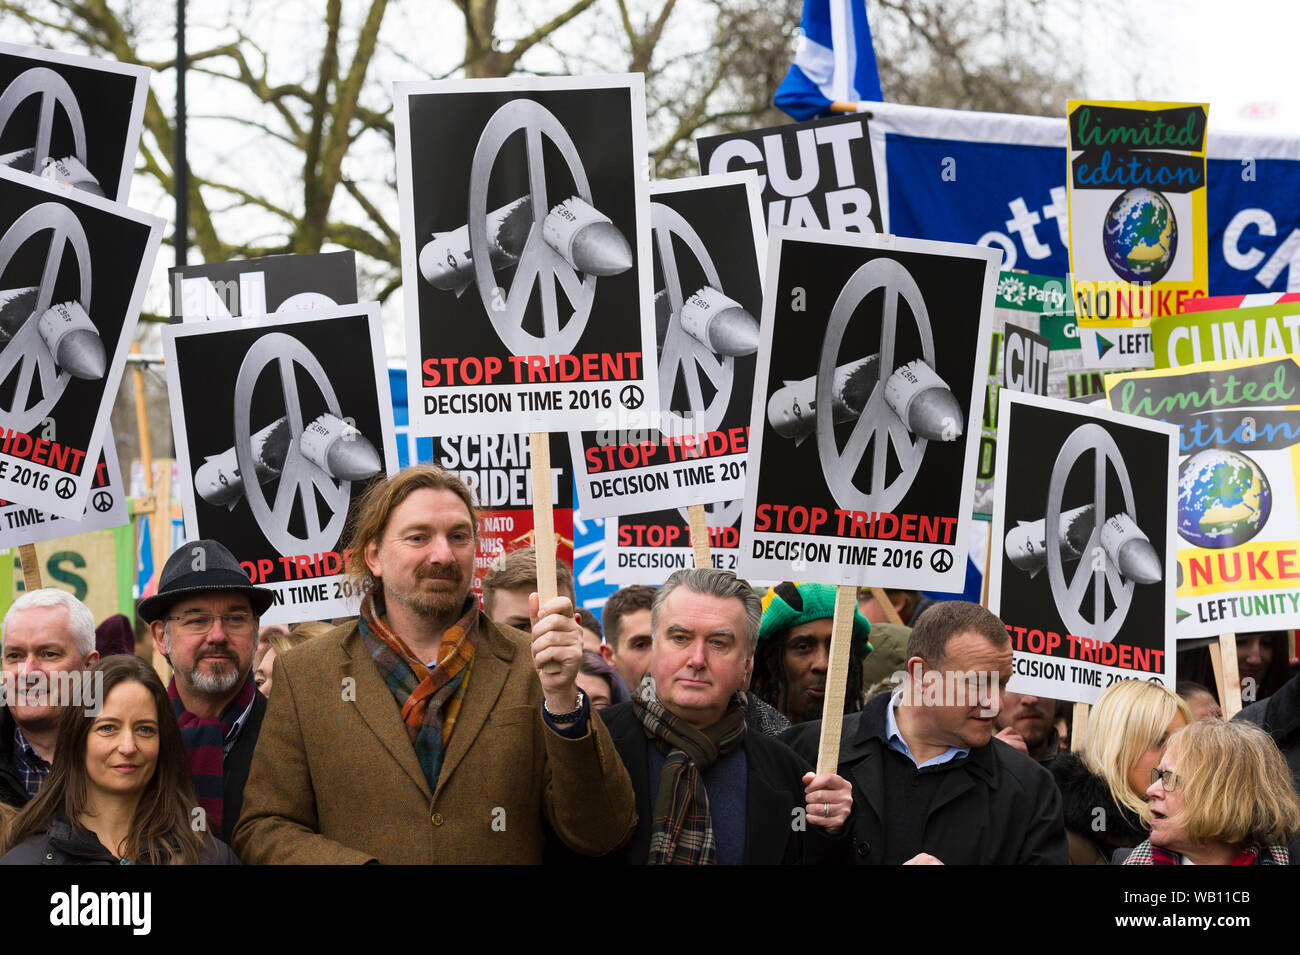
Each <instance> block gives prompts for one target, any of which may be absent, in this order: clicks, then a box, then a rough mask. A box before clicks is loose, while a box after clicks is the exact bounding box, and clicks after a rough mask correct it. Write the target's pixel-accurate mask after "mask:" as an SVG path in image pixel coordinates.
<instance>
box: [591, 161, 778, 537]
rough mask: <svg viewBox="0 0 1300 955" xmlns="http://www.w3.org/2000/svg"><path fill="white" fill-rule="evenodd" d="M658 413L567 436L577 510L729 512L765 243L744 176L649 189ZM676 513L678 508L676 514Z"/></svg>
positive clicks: (734, 509)
mask: <svg viewBox="0 0 1300 955" xmlns="http://www.w3.org/2000/svg"><path fill="white" fill-rule="evenodd" d="M650 221H651V224H652V233H653V240H654V241H653V249H654V251H653V260H654V286H655V298H654V307H655V341H656V346H657V348H656V350H657V354H658V367H659V400H660V403H661V407H660V409H659V410H658V412H657V413H650V414H646V413H642V412H636V411H631V412H625V413H622V414H610V413H605V412H602V413H600V414H598V415H597V416H596V421H597V423H598V424H602V425H604V427H602V428H600V429H599V430H596V431H586V432H582V433H575V434H573V435H572V436H571V437H570V445H571V447H572V450H573V459H574V462H575V464H576V471H575V478H576V481H577V491H578V501H579V503H580V504H581V506H582V512H583V513H584V514H586V515H587V516H588V517H612V516H614V515H616V514H629V513H632V512H634V511H655V510H662V509H665V508H683V509H684V508H686V507H687V506H689V505H692V504H715V503H718V502H722V501H733V502H735V503H733V504H732V505H731V509H730V511H728V510H727V509H726V508H723V507H721V506H720V505H719V506H718V507H716V508H713V509H711V511H710V514H711V515H712V516H713V518H714V519H715V520H716V521H717V522H719V523H718V525H717V526H720V527H721V526H729V525H731V524H734V523H735V520H736V518H737V517H739V516H740V504H739V498H741V497H743V496H744V493H745V467H746V456H747V454H748V451H749V440H748V436H749V412H750V405H751V404H752V402H753V394H754V364H755V355H756V353H757V351H758V339H759V328H758V316H759V315H760V314H761V312H762V304H763V283H762V267H763V259H764V256H765V252H766V247H767V239H766V235H765V233H764V231H763V222H762V219H761V218H760V217H759V209H758V191H757V183H756V181H755V178H754V176H753V174H752V173H732V174H730V175H726V176H697V177H695V178H693V179H680V180H673V181H671V182H659V183H655V184H654V185H653V186H652V187H651V203H650ZM684 513H685V511H684V510H683V514H684Z"/></svg>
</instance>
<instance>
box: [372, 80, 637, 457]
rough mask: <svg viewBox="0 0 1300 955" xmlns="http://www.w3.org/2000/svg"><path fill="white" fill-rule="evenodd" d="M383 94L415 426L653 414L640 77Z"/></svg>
mask: <svg viewBox="0 0 1300 955" xmlns="http://www.w3.org/2000/svg"><path fill="white" fill-rule="evenodd" d="M394 100H395V102H394V108H393V111H394V114H395V120H396V133H397V186H398V204H399V209H400V213H401V234H402V275H403V276H404V277H405V281H406V286H405V288H406V294H405V307H406V341H407V355H408V375H409V388H410V396H411V397H410V410H411V430H412V432H413V433H415V434H421V435H424V434H428V435H432V434H481V433H484V432H488V433H492V432H505V431H512V432H539V431H566V432H567V431H580V430H582V429H584V428H585V429H588V430H589V429H590V428H591V427H592V425H593V423H594V420H595V417H596V415H597V414H599V413H600V412H610V411H613V410H614V409H616V408H621V409H627V410H635V409H638V408H642V407H648V408H658V407H660V405H659V396H658V381H657V375H656V370H655V360H654V359H655V352H654V345H655V337H654V315H653V313H652V311H651V309H652V301H653V294H654V292H653V290H652V289H651V288H650V207H649V202H650V197H649V184H648V181H647V177H646V171H645V168H646V167H645V163H646V158H645V157H646V155H647V146H646V125H645V123H646V119H645V90H644V84H643V78H642V76H641V75H640V74H630V75H627V76H605V77H601V76H582V77H550V78H539V77H529V78H523V77H517V76H514V77H509V78H506V79H490V80H489V79H484V80H463V81H462V80H446V81H440V82H435V83H398V84H396V85H395V86H394Z"/></svg>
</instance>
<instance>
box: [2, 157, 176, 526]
mask: <svg viewBox="0 0 1300 955" xmlns="http://www.w3.org/2000/svg"><path fill="white" fill-rule="evenodd" d="M162 229H163V221H162V220H161V219H158V218H155V217H154V216H149V215H145V214H144V213H141V212H136V211H135V210H134V209H130V208H128V207H127V206H124V205H120V204H118V203H114V202H109V201H108V200H107V199H102V198H100V197H98V196H93V195H90V194H88V193H85V192H82V191H79V190H72V189H64V188H62V187H60V186H56V185H53V184H51V183H47V182H44V181H42V180H39V179H34V178H32V177H31V176H23V175H20V174H18V173H15V172H11V171H10V170H8V169H4V168H0V290H3V291H0V498H3V499H4V500H7V501H11V502H15V503H19V504H24V505H26V506H28V507H34V508H37V509H39V510H41V511H44V512H46V513H48V514H54V515H57V516H59V517H66V518H69V519H70V520H80V519H81V517H82V515H83V514H84V513H85V511H86V505H87V503H88V501H89V498H90V494H91V487H92V485H93V484H94V482H95V470H96V465H97V464H98V462H99V452H100V449H101V448H102V446H103V444H104V442H105V440H106V437H107V433H108V426H109V421H108V419H109V413H110V412H111V411H112V406H113V401H114V400H115V399H116V397H117V391H118V386H119V385H120V384H121V382H122V372H123V370H124V369H125V367H126V353H127V350H128V349H129V347H130V344H131V340H132V339H133V338H134V337H135V327H136V322H137V321H138V319H139V317H140V304H141V302H142V301H143V299H144V291H145V286H146V284H147V283H148V280H149V272H150V270H151V269H152V268H153V263H154V257H155V256H156V255H157V252H158V244H159V241H160V239H161V237H162Z"/></svg>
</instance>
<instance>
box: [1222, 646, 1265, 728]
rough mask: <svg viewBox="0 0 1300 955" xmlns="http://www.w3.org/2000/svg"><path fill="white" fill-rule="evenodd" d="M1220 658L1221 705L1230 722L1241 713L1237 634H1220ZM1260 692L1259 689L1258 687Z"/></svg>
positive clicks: (1225, 717) (1224, 715) (1224, 716)
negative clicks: (1221, 668) (1221, 669)
mask: <svg viewBox="0 0 1300 955" xmlns="http://www.w3.org/2000/svg"><path fill="white" fill-rule="evenodd" d="M1218 648H1219V656H1220V657H1221V658H1222V660H1223V693H1224V695H1223V696H1220V697H1219V705H1220V706H1221V707H1222V708H1223V718H1224V719H1225V720H1230V719H1232V718H1233V717H1234V716H1236V715H1237V714H1238V713H1240V712H1241V676H1240V674H1239V672H1238V670H1237V635H1236V634H1235V633H1221V634H1219V643H1218ZM1256 689H1257V690H1258V687H1256Z"/></svg>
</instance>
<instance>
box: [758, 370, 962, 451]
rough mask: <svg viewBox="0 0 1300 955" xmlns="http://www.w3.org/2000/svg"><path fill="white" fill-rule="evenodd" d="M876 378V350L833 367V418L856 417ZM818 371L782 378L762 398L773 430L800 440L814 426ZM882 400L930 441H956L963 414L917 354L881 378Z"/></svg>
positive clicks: (959, 406)
mask: <svg viewBox="0 0 1300 955" xmlns="http://www.w3.org/2000/svg"><path fill="white" fill-rule="evenodd" d="M879 379H880V356H879V355H868V356H867V357H866V358H860V359H858V360H857V361H854V362H850V363H849V364H847V365H840V366H839V367H838V368H836V369H835V377H834V379H833V382H832V385H831V395H832V401H833V403H834V407H833V409H832V420H833V421H834V422H835V423H836V424H839V423H841V422H844V421H852V420H853V419H854V418H857V417H860V416H861V415H862V412H863V410H864V409H865V408H866V406H867V400H868V399H869V398H870V397H871V392H872V389H873V388H875V387H876V385H877V383H878V382H879ZM816 395H817V376H816V375H814V376H813V377H811V378H805V379H803V380H802V381H786V382H784V387H783V388H781V389H779V390H778V391H777V392H776V393H775V394H773V395H772V397H771V399H769V401H768V403H767V420H768V422H769V423H770V424H771V425H772V427H773V429H774V430H775V431H776V433H777V434H779V435H781V436H782V437H783V438H793V439H794V440H795V444H799V443H801V442H802V441H803V439H804V438H806V437H807V436H808V435H810V434H811V433H812V432H813V430H814V429H815V428H816V427H817V408H816V404H817V402H816ZM884 397H885V404H886V406H887V407H888V408H889V410H890V411H891V412H893V413H894V414H896V415H897V416H898V418H899V420H900V421H902V423H903V425H904V427H906V428H907V430H909V431H911V432H912V433H913V434H915V435H917V436H919V437H922V438H927V439H929V440H932V441H956V440H957V438H959V437H960V436H961V432H962V425H963V422H964V420H965V419H964V416H963V414H962V409H961V405H959V404H958V403H957V398H956V396H954V395H953V393H952V391H951V390H950V389H949V388H948V386H947V385H946V384H945V383H944V381H943V379H941V378H940V377H939V376H938V374H936V373H935V371H934V369H933V368H931V367H930V366H929V365H927V364H926V363H925V362H924V361H922V360H921V359H919V358H918V359H917V360H915V361H912V362H909V363H907V364H906V365H903V366H901V367H899V368H897V369H895V370H894V372H893V374H891V375H890V376H889V378H888V380H886V382H885V392H884Z"/></svg>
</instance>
